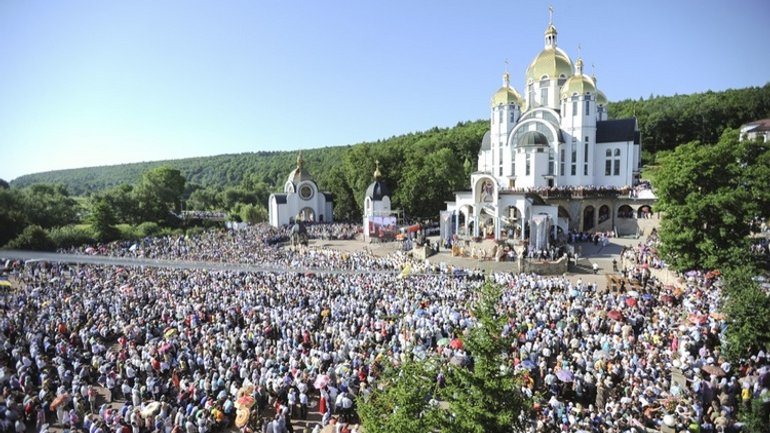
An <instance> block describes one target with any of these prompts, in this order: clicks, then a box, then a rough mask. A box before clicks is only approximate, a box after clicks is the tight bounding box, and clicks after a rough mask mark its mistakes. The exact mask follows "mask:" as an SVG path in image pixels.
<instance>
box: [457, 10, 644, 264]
mask: <svg viewBox="0 0 770 433" xmlns="http://www.w3.org/2000/svg"><path fill="white" fill-rule="evenodd" d="M557 34H558V32H557V31H556V27H555V26H554V25H553V22H552V19H551V22H549V24H548V26H547V28H546V30H545V47H544V48H543V50H542V51H541V52H540V53H539V54H538V55H537V56H535V58H534V60H533V61H532V63H531V64H530V65H529V67H528V68H527V71H526V75H525V84H524V96H522V95H521V94H520V93H519V92H517V91H516V89H514V88H513V87H512V86H511V84H510V75H509V73H508V71H507V68H506V70H505V72H504V73H503V80H502V81H503V83H502V87H501V88H500V89H499V90H498V91H497V92H496V93H495V94H494V95H493V96H492V101H491V107H490V129H489V131H488V132H487V133H486V134H485V135H484V137H483V140H482V143H481V150H480V151H479V154H478V166H477V171H475V172H474V173H472V174H471V178H470V188H471V189H470V190H467V191H458V192H456V195H455V200H454V201H452V202H448V203H447V211H445V212H442V220H447V221H448V219H449V218H450V217H451V218H452V221H453V223H454V225H455V230H454V232H456V233H460V234H465V235H469V236H474V237H484V236H485V237H494V238H496V239H500V238H510V237H513V238H515V239H518V240H525V239H526V240H529V241H530V245H533V244H534V245H535V247H536V248H538V249H541V248H546V247H547V245H548V242H549V238H552V237H553V236H555V235H557V233H566V232H567V231H568V230H570V229H572V230H574V231H596V230H601V231H610V230H613V229H615V228H616V226H617V225H618V224H616V222H617V220H618V219H625V218H629V217H633V216H637V215H639V214H645V215H646V214H647V213H649V212H651V206H650V205H651V203H652V202H653V201H654V196H652V192H651V191H648V192H645V193H644V194H643V195H644V196H645V197H646V199H648V200H646V201H645V200H640V197H639V196H638V195H637V194H636V193H635V190H634V186H636V185H637V183H638V181H639V169H640V155H641V148H642V141H641V135H640V132H639V128H638V125H637V122H636V119H635V118H627V119H617V120H609V119H608V112H607V108H608V107H607V105H608V104H607V97H606V96H605V95H604V93H602V91H601V90H599V88H598V87H597V84H596V83H597V80H596V77H595V76H594V75H591V76H589V75H587V74H586V73H585V72H584V64H583V60H582V59H581V58H580V57H578V59H577V60H576V61H575V63H574V64H573V62H572V60H571V59H570V57H569V56H568V55H567V53H566V52H564V51H563V50H562V49H561V48H559V47H558V46H557ZM643 206H646V207H644V208H643ZM631 225H634V226H635V224H621V226H629V227H628V228H627V230H628V231H633V230H634V229H632V228H630V226H631Z"/></svg>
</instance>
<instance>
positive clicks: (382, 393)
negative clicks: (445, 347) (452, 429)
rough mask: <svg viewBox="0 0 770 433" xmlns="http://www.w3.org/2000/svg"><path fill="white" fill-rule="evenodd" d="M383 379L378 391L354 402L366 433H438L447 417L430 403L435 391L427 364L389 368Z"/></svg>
mask: <svg viewBox="0 0 770 433" xmlns="http://www.w3.org/2000/svg"><path fill="white" fill-rule="evenodd" d="M382 377H383V379H382V380H381V381H380V383H379V385H381V388H378V389H375V390H373V391H372V393H371V394H370V395H369V396H368V397H359V398H358V399H357V400H356V405H357V408H358V415H359V416H360V417H361V424H362V425H363V427H364V429H365V430H366V431H367V432H371V433H391V432H403V433H425V432H431V431H437V429H438V428H439V427H440V426H441V418H442V417H445V416H446V414H445V413H442V410H441V409H439V406H438V404H433V403H432V402H431V399H432V398H433V397H434V395H435V391H436V389H435V388H436V380H435V377H436V371H435V369H432V368H431V362H430V361H428V362H419V361H413V360H409V361H407V362H405V363H403V364H400V365H397V366H396V365H388V366H387V367H386V368H385V371H384V372H383V375H382Z"/></svg>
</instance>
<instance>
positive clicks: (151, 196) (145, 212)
mask: <svg viewBox="0 0 770 433" xmlns="http://www.w3.org/2000/svg"><path fill="white" fill-rule="evenodd" d="M184 186H185V178H184V177H183V176H182V174H181V172H180V171H179V170H177V169H174V168H171V167H168V166H162V167H158V168H154V169H152V170H150V171H147V172H146V173H144V176H143V177H142V181H141V182H140V183H139V185H137V187H136V188H135V190H134V197H135V199H136V201H137V205H138V209H139V215H140V216H141V218H142V220H143V221H157V222H165V223H167V224H173V223H174V222H175V220H176V218H175V217H174V214H175V213H176V214H178V213H179V212H180V210H181V199H182V194H184Z"/></svg>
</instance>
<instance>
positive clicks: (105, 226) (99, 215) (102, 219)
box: [88, 198, 120, 242]
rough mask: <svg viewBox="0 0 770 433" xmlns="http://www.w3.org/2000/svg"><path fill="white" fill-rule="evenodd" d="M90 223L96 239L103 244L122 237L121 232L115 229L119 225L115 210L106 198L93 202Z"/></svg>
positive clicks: (89, 216) (89, 217)
mask: <svg viewBox="0 0 770 433" xmlns="http://www.w3.org/2000/svg"><path fill="white" fill-rule="evenodd" d="M88 223H89V224H91V227H92V228H93V230H94V233H95V235H96V239H97V240H99V241H101V242H109V241H112V240H115V239H117V238H118V236H119V235H120V232H119V231H118V229H117V228H116V227H115V224H117V218H116V216H115V210H114V209H113V208H112V205H111V204H110V202H109V201H108V200H106V199H104V198H96V199H94V200H93V201H92V203H91V213H90V214H89V215H88Z"/></svg>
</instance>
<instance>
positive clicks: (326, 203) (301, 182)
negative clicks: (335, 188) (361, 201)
mask: <svg viewBox="0 0 770 433" xmlns="http://www.w3.org/2000/svg"><path fill="white" fill-rule="evenodd" d="M304 163H305V162H304V161H303V160H302V154H300V155H299V156H297V168H295V169H294V170H292V172H291V173H289V177H288V179H286V183H285V184H284V186H283V193H273V194H270V198H269V199H268V207H269V212H270V225H272V226H275V227H280V226H282V225H285V224H292V223H294V222H295V221H305V222H332V221H333V220H334V216H333V210H334V200H333V198H332V194H331V193H329V192H321V191H319V190H318V185H317V184H316V182H315V180H314V179H313V176H311V175H310V173H309V172H308V171H307V170H306V169H305V167H304Z"/></svg>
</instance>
